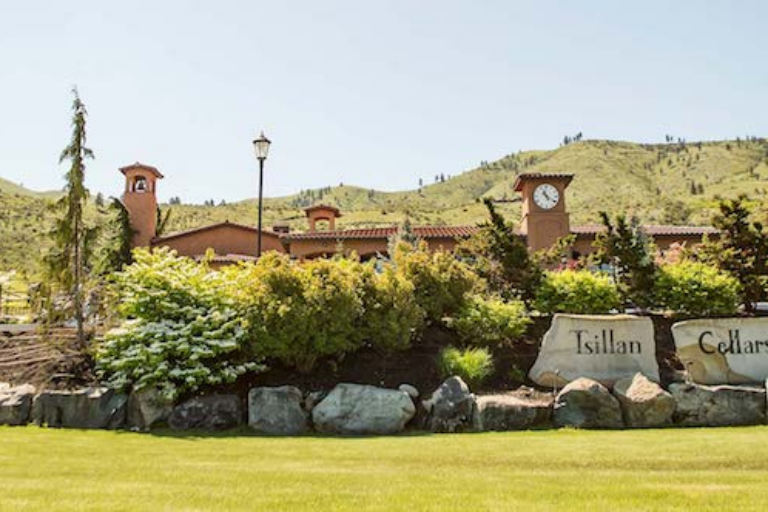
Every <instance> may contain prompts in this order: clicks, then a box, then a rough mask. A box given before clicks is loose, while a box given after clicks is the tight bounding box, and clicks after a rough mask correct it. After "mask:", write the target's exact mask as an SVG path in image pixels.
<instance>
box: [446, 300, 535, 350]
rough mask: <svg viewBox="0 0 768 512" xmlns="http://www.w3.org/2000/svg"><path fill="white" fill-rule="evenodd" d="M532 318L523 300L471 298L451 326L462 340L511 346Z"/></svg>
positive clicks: (478, 343)
mask: <svg viewBox="0 0 768 512" xmlns="http://www.w3.org/2000/svg"><path fill="white" fill-rule="evenodd" d="M530 323H531V319H530V318H529V317H528V314H527V312H526V309H525V304H524V303H523V301H521V300H512V301H509V302H507V301H504V300H502V299H499V298H488V299H485V298H483V297H481V296H474V297H472V298H471V299H470V300H469V301H468V302H467V304H466V305H465V306H464V307H463V308H462V309H461V310H460V311H459V314H458V315H456V318H455V319H453V321H452V322H451V323H450V326H451V327H452V328H454V329H455V330H456V332H457V333H458V334H459V336H460V337H461V339H462V340H463V341H464V342H466V343H470V344H472V345H484V346H488V347H498V346H502V345H507V346H508V345H512V344H513V343H514V342H515V341H516V340H517V339H519V338H520V337H521V336H522V335H523V334H525V331H526V329H527V328H528V325H530Z"/></svg>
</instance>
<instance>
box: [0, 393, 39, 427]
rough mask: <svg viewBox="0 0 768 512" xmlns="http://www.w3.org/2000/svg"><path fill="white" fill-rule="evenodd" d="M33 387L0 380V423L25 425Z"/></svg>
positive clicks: (28, 416)
mask: <svg viewBox="0 0 768 512" xmlns="http://www.w3.org/2000/svg"><path fill="white" fill-rule="evenodd" d="M34 398H35V387H34V386H32V385H30V384H22V385H21V386H15V387H13V386H11V385H10V384H6V383H4V382H0V425H26V424H27V422H29V418H30V415H31V413H32V400H33V399H34Z"/></svg>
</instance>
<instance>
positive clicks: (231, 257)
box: [192, 254, 258, 263]
mask: <svg viewBox="0 0 768 512" xmlns="http://www.w3.org/2000/svg"><path fill="white" fill-rule="evenodd" d="M192 258H193V259H195V260H197V261H201V260H203V259H204V258H205V255H204V254H197V255H195V256H193V257H192ZM256 260H258V258H257V257H256V256H249V255H247V254H224V255H219V254H217V255H216V256H214V257H213V258H211V259H210V260H208V261H210V262H211V263H237V262H239V261H256Z"/></svg>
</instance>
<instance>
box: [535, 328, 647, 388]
mask: <svg viewBox="0 0 768 512" xmlns="http://www.w3.org/2000/svg"><path fill="white" fill-rule="evenodd" d="M638 372H640V373H642V374H643V375H645V376H646V377H648V378H649V379H651V380H653V381H658V380H659V366H658V364H657V363H656V343H655V341H654V338H653V322H651V319H650V318H642V317H637V316H631V315H565V314H558V315H555V317H554V318H553V319H552V326H551V327H550V328H549V330H548V331H547V333H546V334H545V335H544V340H543V341H542V343H541V349H540V350H539V356H538V357H537V358H536V363H535V364H534V365H533V368H531V371H530V373H529V376H530V377H531V379H532V380H533V381H534V382H536V383H537V384H539V385H542V386H549V387H555V386H557V387H562V386H564V385H566V384H567V383H569V382H571V381H573V380H575V379H578V378H580V377H588V378H590V379H594V380H596V381H598V382H600V383H602V384H604V385H606V386H613V384H614V383H615V382H616V381H617V380H619V379H622V378H625V377H632V376H633V375H634V374H635V373H638Z"/></svg>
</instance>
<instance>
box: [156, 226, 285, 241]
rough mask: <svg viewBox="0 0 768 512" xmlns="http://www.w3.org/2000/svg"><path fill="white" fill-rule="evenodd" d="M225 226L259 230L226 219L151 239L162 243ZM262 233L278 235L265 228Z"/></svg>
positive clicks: (253, 230) (254, 231)
mask: <svg viewBox="0 0 768 512" xmlns="http://www.w3.org/2000/svg"><path fill="white" fill-rule="evenodd" d="M227 226H230V227H234V228H237V229H243V230H246V231H251V232H253V233H258V232H259V230H258V229H256V228H255V227H253V226H247V225H245V224H238V223H236V222H229V221H228V220H227V221H224V222H218V223H216V224H208V225H207V226H202V227H199V228H194V229H188V230H186V231H178V232H176V233H170V234H168V235H165V236H159V237H155V238H153V239H152V243H153V244H157V243H162V242H165V241H167V240H173V239H174V238H181V237H183V236H187V235H194V234H195V233H202V232H205V231H210V230H212V229H217V228H221V227H227ZM262 234H263V235H268V236H279V235H278V234H277V233H274V232H272V231H268V230H266V229H263V230H262Z"/></svg>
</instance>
